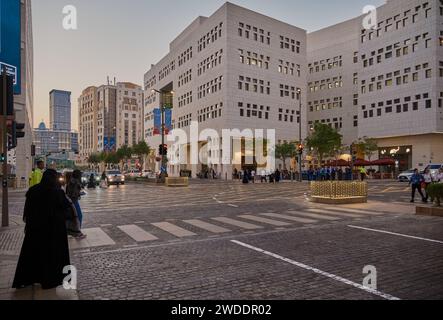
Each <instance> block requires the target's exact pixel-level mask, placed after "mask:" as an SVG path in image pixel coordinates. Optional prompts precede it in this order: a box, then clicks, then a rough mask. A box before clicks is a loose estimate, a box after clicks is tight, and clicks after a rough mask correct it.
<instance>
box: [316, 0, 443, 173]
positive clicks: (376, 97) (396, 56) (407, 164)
mask: <svg viewBox="0 0 443 320" xmlns="http://www.w3.org/2000/svg"><path fill="white" fill-rule="evenodd" d="M364 18H365V17H363V16H362V17H358V18H356V19H353V20H351V21H347V22H344V23H341V24H338V25H336V26H332V27H329V28H325V29H322V30H319V31H317V32H314V33H312V34H309V35H308V60H309V63H310V65H309V75H308V81H309V84H308V90H309V101H308V106H309V120H308V122H309V123H310V124H311V125H312V124H313V123H315V122H317V121H320V122H323V123H328V124H331V125H333V126H335V127H338V128H339V129H340V131H341V133H342V134H343V136H344V141H345V143H347V144H350V143H352V142H353V141H355V140H357V139H358V138H363V137H370V138H376V139H377V141H378V145H379V147H380V149H379V152H378V158H380V159H394V160H395V161H396V162H397V164H398V167H399V170H406V169H409V168H412V167H417V168H420V169H423V168H424V167H425V166H426V165H427V164H429V163H442V162H443V106H442V100H443V27H442V25H443V3H442V1H441V0H430V1H427V0H389V1H387V2H386V4H384V5H383V6H381V7H379V8H377V22H376V25H375V26H374V28H373V29H365V28H364V27H363V19H364ZM326 59H330V60H329V61H328V60H326ZM331 59H332V60H331ZM334 59H338V64H337V63H336V61H334ZM322 60H323V62H324V63H323V64H322ZM331 63H332V64H331ZM325 64H326V66H325V67H323V65H325ZM329 66H331V68H330V69H329ZM333 77H335V78H336V79H337V77H338V80H339V81H343V82H342V83H340V82H339V88H337V86H336V85H335V84H334V81H332V88H330V86H331V85H330V83H331V81H328V80H327V79H331V78H332V79H333ZM324 79H326V81H323V80H324ZM322 88H323V89H322ZM338 92H340V94H339V93H338ZM337 97H339V99H340V98H341V102H342V104H341V107H339V108H336V107H334V103H333V102H335V101H334V99H336V98H337ZM330 103H332V105H331V107H330ZM339 120H343V123H342V124H341V123H339V124H338V126H337V124H336V121H339Z"/></svg>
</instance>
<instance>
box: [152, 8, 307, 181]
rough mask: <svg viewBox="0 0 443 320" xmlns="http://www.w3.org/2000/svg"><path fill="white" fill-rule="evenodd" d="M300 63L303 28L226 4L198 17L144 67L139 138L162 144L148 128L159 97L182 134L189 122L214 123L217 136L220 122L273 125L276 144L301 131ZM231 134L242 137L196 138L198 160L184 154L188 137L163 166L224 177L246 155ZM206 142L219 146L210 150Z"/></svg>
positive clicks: (206, 126)
mask: <svg viewBox="0 0 443 320" xmlns="http://www.w3.org/2000/svg"><path fill="white" fill-rule="evenodd" d="M306 66H307V62H306V31H305V30H302V29H300V28H297V27H294V26H291V25H289V24H286V23H284V22H280V21H277V20H275V19H272V18H270V17H267V16H264V15H261V14H259V13H256V12H253V11H250V10H247V9H244V8H242V7H239V6H237V5H234V4H231V3H226V4H224V5H223V6H222V7H221V8H220V9H219V10H217V11H216V12H215V13H214V14H213V15H211V16H210V17H198V18H197V19H196V20H195V21H194V22H193V23H192V24H191V25H190V26H188V27H187V28H186V29H185V30H184V31H183V32H182V33H181V34H180V35H179V36H178V37H177V38H176V39H175V40H174V41H173V42H172V43H171V44H170V50H169V53H168V54H167V55H166V56H165V57H164V58H163V59H162V60H161V61H159V62H158V63H157V64H155V65H152V66H151V69H150V70H149V71H148V72H146V74H145V76H144V89H145V98H144V100H145V101H144V110H145V114H144V137H145V139H146V141H147V143H148V144H149V145H150V146H153V147H157V146H158V145H159V144H160V143H161V137H160V136H159V135H154V132H155V128H154V109H156V108H159V106H160V104H161V103H162V104H168V107H172V126H173V128H175V129H182V130H184V132H186V133H187V135H188V137H189V136H190V131H191V123H192V122H194V123H197V124H198V130H197V133H202V132H206V133H207V132H208V130H213V131H215V132H217V133H218V135H219V137H221V136H222V131H223V129H229V130H230V129H239V130H246V129H251V130H255V129H263V130H264V131H265V132H266V130H267V129H275V140H276V143H278V142H283V141H297V140H299V139H300V137H299V127H300V125H301V130H302V138H304V137H305V136H306V131H307V114H306V112H304V110H303V109H302V110H301V111H302V112H301V114H300V110H299V109H300V105H302V106H304V107H305V106H306V95H305V94H304V93H305V92H306ZM153 90H157V91H161V92H164V94H159V93H158V92H155V91H153ZM171 91H173V95H171V94H169V93H170V92H171ZM166 101H167V103H165V102H166ZM264 136H265V138H266V133H264ZM234 140H243V143H246V142H245V141H246V140H245V139H232V141H229V142H227V141H222V138H218V141H214V140H213V139H212V140H210V139H206V137H201V138H199V139H198V148H199V149H200V151H201V152H202V153H203V155H202V156H201V158H203V161H201V160H202V159H201V158H200V160H199V161H198V163H197V162H196V161H190V154H189V153H190V152H189V151H190V144H189V143H188V144H186V143H184V144H181V145H180V147H179V148H178V149H179V150H173V151H171V152H170V153H169V158H170V159H171V160H172V162H174V159H177V158H181V159H182V160H184V161H181V164H179V165H178V164H176V163H175V164H170V165H169V173H170V174H171V175H178V174H179V173H180V171H181V170H185V169H186V170H191V171H192V175H193V176H196V175H197V174H198V173H199V172H201V171H203V170H205V168H206V169H207V168H211V169H213V170H214V171H215V172H216V173H217V174H218V175H220V176H223V177H228V178H230V177H231V176H232V171H233V170H234V169H235V168H236V169H239V170H240V169H242V168H243V167H244V166H245V164H246V161H245V157H249V156H251V155H249V154H247V151H246V148H244V147H241V149H240V150H237V149H233V145H234V144H235V143H234ZM212 144H214V145H216V146H222V145H223V147H220V149H217V150H214V149H213V148H212V147H211V145H212ZM205 147H206V150H205ZM223 148H232V150H230V151H231V152H230V153H231V158H232V159H227V160H229V161H225V160H226V159H221V158H222V156H223V154H224V152H223V151H224V150H223ZM184 151H186V152H184ZM225 151H226V150H225ZM183 154H186V157H187V159H183ZM208 157H209V158H211V159H212V160H216V161H211V160H208ZM205 158H206V159H205ZM217 160H218V161H217ZM230 160H232V161H230ZM190 163H191V164H190ZM221 163H230V164H221ZM253 167H254V169H256V167H257V166H255V165H253ZM157 169H158V168H157Z"/></svg>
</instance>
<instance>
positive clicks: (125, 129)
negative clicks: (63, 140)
mask: <svg viewBox="0 0 443 320" xmlns="http://www.w3.org/2000/svg"><path fill="white" fill-rule="evenodd" d="M78 104H79V153H80V159H81V160H80V162H79V163H81V164H86V163H87V160H88V157H89V156H90V155H91V154H95V153H100V152H103V151H105V152H111V151H116V150H117V149H118V148H120V147H122V146H123V145H127V146H129V147H132V146H133V145H135V144H137V143H138V142H140V141H141V140H142V139H143V138H142V137H143V122H142V115H143V107H142V106H143V90H142V88H141V86H138V85H136V84H133V83H130V82H121V83H120V82H119V83H115V84H110V83H108V84H107V85H102V86H99V87H95V86H91V87H89V88H86V89H85V90H84V91H83V93H82V95H81V96H80V97H79V99H78Z"/></svg>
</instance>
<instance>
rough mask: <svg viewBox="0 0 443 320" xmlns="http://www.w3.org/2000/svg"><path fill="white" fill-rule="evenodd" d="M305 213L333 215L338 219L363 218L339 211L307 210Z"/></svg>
mask: <svg viewBox="0 0 443 320" xmlns="http://www.w3.org/2000/svg"><path fill="white" fill-rule="evenodd" d="M307 211H309V212H314V213H323V214H327V215H333V216H334V215H335V216H340V217H347V218H363V216H362V215H359V214H354V213H348V212H339V211H329V209H328V210H322V209H308V210H307Z"/></svg>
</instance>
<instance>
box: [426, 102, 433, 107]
mask: <svg viewBox="0 0 443 320" xmlns="http://www.w3.org/2000/svg"><path fill="white" fill-rule="evenodd" d="M430 108H432V100H426V109H430Z"/></svg>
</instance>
